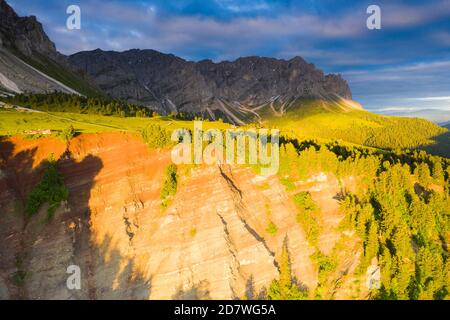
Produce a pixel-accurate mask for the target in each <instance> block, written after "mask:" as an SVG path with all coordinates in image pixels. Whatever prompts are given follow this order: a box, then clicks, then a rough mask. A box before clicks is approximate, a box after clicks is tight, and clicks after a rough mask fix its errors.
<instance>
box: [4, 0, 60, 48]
mask: <svg viewBox="0 0 450 320" xmlns="http://www.w3.org/2000/svg"><path fill="white" fill-rule="evenodd" d="M0 38H1V43H2V46H3V47H6V48H11V49H14V50H17V51H19V52H20V53H21V54H23V55H25V56H28V57H31V56H32V55H33V54H35V53H39V54H42V55H45V56H50V57H56V56H57V55H58V53H57V51H56V48H55V44H54V43H53V42H52V41H50V39H49V38H48V36H47V34H46V33H45V32H44V29H43V27H42V24H41V23H40V22H39V21H38V20H37V18H36V17H35V16H31V17H19V16H18V15H17V14H16V13H15V12H14V10H13V9H12V8H11V7H10V6H9V5H8V4H7V3H6V1H5V0H0Z"/></svg>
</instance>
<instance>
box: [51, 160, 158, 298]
mask: <svg viewBox="0 0 450 320" xmlns="http://www.w3.org/2000/svg"><path fill="white" fill-rule="evenodd" d="M59 168H60V169H61V173H62V174H63V176H64V179H65V184H66V186H67V187H68V189H69V205H70V214H69V216H70V220H71V221H70V223H71V226H72V228H74V263H75V264H77V265H79V266H80V268H81V269H82V270H84V274H85V276H84V277H83V280H82V282H83V285H82V287H84V289H82V292H81V294H77V293H75V295H74V298H82V299H91V300H102V299H113V300H128V299H138V300H141V299H148V298H149V296H150V291H151V279H145V278H144V276H143V275H142V274H141V273H140V272H139V271H138V270H137V269H136V266H135V263H134V261H133V258H132V257H131V256H124V255H123V254H121V252H120V250H119V249H118V248H117V247H116V245H115V244H114V243H113V242H112V239H111V237H110V236H105V237H104V238H103V240H102V241H101V242H100V243H97V242H96V241H95V240H94V239H95V237H94V235H93V234H92V230H91V228H90V219H91V216H92V215H95V214H96V212H95V211H92V208H91V206H90V200H91V195H92V191H93V189H94V188H95V186H96V180H95V179H96V177H97V175H98V174H99V172H100V171H101V170H102V168H103V162H102V160H101V159H100V158H98V157H95V156H93V155H88V156H86V157H85V158H84V159H83V160H82V161H80V162H76V161H74V160H73V159H71V157H70V153H69V152H66V153H65V154H64V156H63V158H62V159H60V161H59Z"/></svg>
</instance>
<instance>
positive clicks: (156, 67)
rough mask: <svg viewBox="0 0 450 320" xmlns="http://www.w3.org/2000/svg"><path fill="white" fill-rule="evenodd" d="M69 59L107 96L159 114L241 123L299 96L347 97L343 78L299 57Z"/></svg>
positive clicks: (113, 55) (133, 54) (92, 54)
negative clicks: (267, 107)
mask: <svg viewBox="0 0 450 320" xmlns="http://www.w3.org/2000/svg"><path fill="white" fill-rule="evenodd" d="M69 61H70V62H71V63H72V64H74V65H76V66H78V67H79V68H81V69H82V70H83V71H84V72H86V73H87V74H89V75H91V76H92V77H93V78H94V79H95V81H96V84H97V85H98V86H99V87H100V88H102V89H103V90H104V91H105V92H107V93H109V94H110V95H111V96H113V97H115V98H119V99H124V100H130V101H133V102H136V103H140V104H144V105H147V106H149V107H151V108H153V109H156V110H158V111H159V112H162V113H165V114H167V113H170V112H182V113H191V114H203V115H204V116H206V117H210V118H218V117H222V118H225V119H228V120H230V121H231V122H234V123H239V121H236V118H237V119H239V120H241V121H242V122H245V121H246V120H247V119H249V118H252V116H253V114H252V112H250V111H249V110H247V109H246V108H252V107H257V106H261V105H264V104H268V103H272V102H275V101H276V102H277V103H278V104H280V105H286V104H290V103H292V102H293V101H295V100H297V99H299V98H320V99H336V98H344V99H351V98H352V95H351V92H350V89H349V87H348V84H347V82H346V81H345V80H344V79H342V77H341V76H339V75H325V74H324V73H323V72H322V71H320V70H319V69H317V68H315V66H314V65H312V64H308V63H307V62H305V61H304V60H303V59H302V58H300V57H296V58H293V59H291V60H287V61H286V60H277V59H271V58H262V57H247V58H240V59H237V60H236V61H233V62H229V61H225V62H220V63H214V62H212V61H210V60H204V61H200V62H197V63H196V62H191V61H185V60H183V59H181V58H179V57H176V56H174V55H168V54H163V53H160V52H157V51H154V50H129V51H125V52H112V51H102V50H100V49H97V50H94V51H88V52H80V53H77V54H74V55H72V56H70V57H69Z"/></svg>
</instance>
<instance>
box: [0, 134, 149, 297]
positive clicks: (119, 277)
mask: <svg viewBox="0 0 450 320" xmlns="http://www.w3.org/2000/svg"><path fill="white" fill-rule="evenodd" d="M15 147H16V146H15V145H14V142H13V141H11V140H9V139H4V138H3V139H1V138H0V170H1V171H0V174H1V175H2V177H3V178H2V177H0V191H2V195H4V194H7V196H4V197H2V196H1V195H0V207H2V208H3V206H4V205H10V204H11V203H12V202H13V201H16V200H20V201H19V202H20V203H21V205H20V206H18V207H17V208H15V209H14V214H17V213H18V214H21V215H22V216H23V220H24V221H26V219H25V210H24V209H25V206H26V201H27V197H28V194H29V193H30V191H31V190H32V188H33V187H34V186H35V185H36V184H37V183H38V182H39V181H40V179H41V177H42V173H43V169H44V167H45V166H44V162H45V161H42V163H40V164H39V165H37V166H34V167H33V164H34V163H35V158H36V155H37V152H38V149H39V146H36V147H32V148H30V149H28V150H24V151H21V152H19V153H17V154H14V150H15ZM57 168H58V171H59V172H60V174H61V175H62V176H63V178H64V184H65V186H66V187H67V189H68V190H69V197H68V201H67V203H64V204H63V205H62V206H61V208H59V209H58V213H57V215H55V217H54V218H53V219H52V220H51V221H49V222H48V223H46V224H43V223H42V221H39V222H38V221H37V219H35V220H30V223H25V222H24V223H23V225H22V226H21V227H20V228H18V231H17V232H16V233H15V234H14V236H13V237H10V239H11V241H10V242H6V243H3V245H2V246H1V248H0V256H1V257H4V256H5V257H8V259H0V260H2V261H0V275H2V278H4V277H3V275H4V274H7V275H8V280H7V281H8V283H7V287H8V288H12V289H11V290H8V298H13V299H34V298H36V297H39V298H42V297H44V298H47V299H59V298H60V297H61V296H62V297H66V296H67V295H69V299H148V297H149V296H150V291H151V278H150V279H145V277H144V276H143V275H142V274H141V273H140V272H139V271H138V270H137V269H136V266H135V262H134V260H133V258H132V257H129V256H126V257H125V256H123V255H122V254H121V252H120V251H119V250H118V249H117V248H116V247H115V246H114V244H112V243H111V238H109V237H105V238H104V239H103V241H102V242H101V243H95V241H94V240H93V239H94V237H93V235H92V230H91V227H90V219H91V215H92V214H93V212H91V209H90V205H89V202H90V200H91V191H92V189H93V188H94V187H95V184H96V177H97V175H98V174H99V172H100V171H101V170H102V168H103V163H102V160H101V159H100V158H99V157H96V156H93V155H87V156H86V157H85V158H83V159H82V160H81V161H76V160H75V159H73V158H72V156H71V155H70V152H67V150H66V152H65V153H64V155H63V156H62V157H61V158H59V159H58V160H57ZM2 211H3V210H2ZM4 219H6V218H5V216H4V215H2V214H1V212H0V224H3V222H5V220H4ZM61 230H62V232H61ZM6 232H10V231H8V230H5V228H1V227H0V233H3V234H0V236H2V238H3V236H4V235H5V233H6ZM54 237H60V238H59V241H60V242H61V241H63V240H62V239H66V240H64V241H65V242H64V243H66V244H67V243H68V242H69V243H70V242H71V243H72V247H71V249H70V250H69V251H70V252H69V254H67V253H66V252H64V250H65V249H67V247H64V248H62V247H58V245H57V244H56V243H60V242H55V243H53V241H54V240H56V239H53V238H54ZM70 239H71V240H70ZM13 240H14V241H13ZM37 240H39V242H41V243H42V242H45V244H46V245H45V246H41V247H39V249H36V248H35V245H34V244H35V243H36V241H37ZM69 245H70V244H69ZM64 255H68V258H67V259H65V258H61V259H60V260H59V262H55V261H49V262H48V268H42V265H44V266H45V264H46V259H47V258H48V257H55V256H56V257H58V258H59V257H60V256H64ZM17 256H20V257H22V258H21V259H23V261H22V262H21V265H20V266H18V265H17V263H16V266H15V262H14V259H15V257H17ZM58 258H57V259H58ZM32 259H34V260H32ZM6 260H8V261H6ZM36 260H38V264H39V265H40V268H39V267H35V265H34V264H33V263H32V261H36ZM61 261H62V263H63V264H64V265H63V266H62V267H63V268H62V267H61V266H60V265H59V264H61ZM58 263H59V264H58ZM65 264H67V265H65ZM72 264H73V265H77V266H79V267H80V270H81V290H70V289H68V288H67V289H65V288H66V280H67V277H69V275H68V274H67V275H66V273H65V271H66V268H67V267H69V265H72ZM13 268H16V269H17V271H23V272H24V274H28V275H30V277H37V278H36V279H37V280H35V282H36V281H37V282H39V285H38V288H37V289H36V288H35V287H33V289H32V290H28V289H29V288H28V287H29V286H30V284H29V283H27V281H28V280H29V279H28V278H25V277H24V279H23V280H24V281H23V283H18V282H17V281H15V280H14V279H13V275H12V274H11V269H13ZM20 268H23V269H24V270H19V269H20ZM36 268H38V269H37V270H36ZM55 279H56V280H55ZM2 281H3V282H4V280H2ZM55 286H57V287H58V288H59V289H58V290H59V291H58V290H55V288H54V287H55ZM36 290H37V291H36ZM65 290H69V293H68V294H67V291H65ZM54 292H56V293H54ZM61 292H66V293H65V294H62V295H61Z"/></svg>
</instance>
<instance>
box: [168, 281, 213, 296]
mask: <svg viewBox="0 0 450 320" xmlns="http://www.w3.org/2000/svg"><path fill="white" fill-rule="evenodd" d="M172 299H173V300H210V299H211V296H210V292H209V282H208V281H207V280H203V281H200V282H199V283H198V284H196V285H193V286H191V287H190V288H188V289H183V288H182V287H181V286H180V287H178V288H177V292H176V293H175V294H174V295H173V296H172Z"/></svg>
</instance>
